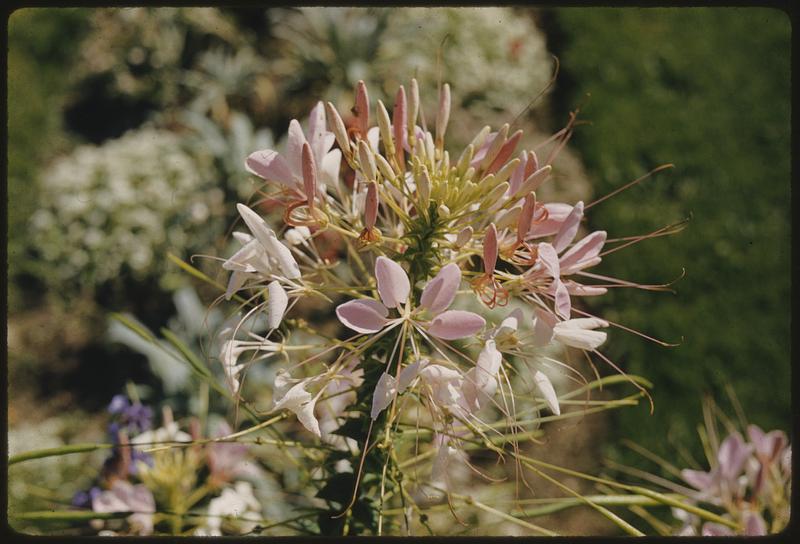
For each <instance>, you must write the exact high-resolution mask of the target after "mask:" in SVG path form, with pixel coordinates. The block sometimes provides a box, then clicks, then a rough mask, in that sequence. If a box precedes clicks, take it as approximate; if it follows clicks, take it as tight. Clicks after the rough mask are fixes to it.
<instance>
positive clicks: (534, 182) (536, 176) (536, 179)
mask: <svg viewBox="0 0 800 544" xmlns="http://www.w3.org/2000/svg"><path fill="white" fill-rule="evenodd" d="M550 170H552V168H551V167H550V165H549V164H548V165H546V166H542V167H541V168H539V169H538V170H537V171H536V172H534V173H533V174H531V175H530V176H528V179H526V180H525V181H524V182H523V183H522V185H521V186H520V188H519V189H517V192H516V194H515V195H514V196H516V197H517V198H519V196H521V195H524V194H526V193H530V192H531V191H535V190H536V189H538V188H539V187H540V186H541V185H542V183H544V181H545V180H546V179H547V176H549V175H550ZM512 198H513V197H512Z"/></svg>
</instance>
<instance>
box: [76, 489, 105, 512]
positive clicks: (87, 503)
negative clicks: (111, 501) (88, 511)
mask: <svg viewBox="0 0 800 544" xmlns="http://www.w3.org/2000/svg"><path fill="white" fill-rule="evenodd" d="M99 493H100V488H99V487H97V486H92V487H91V488H90V489H88V490H86V491H84V490H81V491H78V492H77V493H75V494H74V495H73V496H72V506H75V507H77V508H91V507H92V500H94V498H95V497H96V496H97V495H98V494H99Z"/></svg>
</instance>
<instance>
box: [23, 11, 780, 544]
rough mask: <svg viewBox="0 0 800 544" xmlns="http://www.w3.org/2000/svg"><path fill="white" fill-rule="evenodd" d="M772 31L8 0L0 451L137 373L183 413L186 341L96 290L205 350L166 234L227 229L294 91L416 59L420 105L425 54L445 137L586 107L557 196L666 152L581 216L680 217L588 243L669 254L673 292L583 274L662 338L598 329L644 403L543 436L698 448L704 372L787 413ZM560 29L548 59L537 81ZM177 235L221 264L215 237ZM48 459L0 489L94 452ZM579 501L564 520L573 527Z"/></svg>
mask: <svg viewBox="0 0 800 544" xmlns="http://www.w3.org/2000/svg"><path fill="white" fill-rule="evenodd" d="M790 36H791V28H790V21H789V19H788V17H787V16H786V15H785V14H784V13H782V12H780V11H777V10H771V9H754V8H746V9H738V8H736V9H734V8H731V9H727V8H726V9H720V8H715V9H700V8H698V9H686V8H681V9H613V8H602V9H601V8H568V9H547V10H534V9H519V8H491V9H468V8H458V9H447V10H445V9H436V10H427V9H399V8H398V9H375V8H335V9H334V8H309V9H302V10H300V9H285V8H276V9H269V10H263V9H251V8H246V9H244V8H242V9H230V8H226V9H216V8H149V9H145V8H136V9H45V8H42V9H23V10H18V11H15V12H14V13H13V14H12V15H11V17H10V19H9V23H8V40H9V41H8V44H9V48H8V113H9V121H8V122H9V125H8V135H9V138H8V158H9V161H8V280H9V282H8V360H9V365H8V373H9V374H8V376H9V385H10V388H9V406H8V425H9V448H10V451H11V453H14V452H19V451H26V450H30V449H36V448H42V447H49V446H54V445H59V444H64V443H72V442H83V441H102V440H103V435H104V427H105V424H106V423H107V420H108V414H107V413H106V411H105V408H106V406H107V405H108V403H109V401H110V400H111V398H112V396H113V395H115V394H118V393H124V392H125V391H126V388H130V387H135V388H136V391H137V394H138V395H140V396H141V397H142V398H143V400H145V401H146V402H147V403H149V404H150V405H152V406H154V407H159V406H161V405H164V404H168V405H170V406H171V407H172V409H173V410H174V411H175V412H176V413H181V414H183V415H186V414H189V413H191V412H192V410H193V409H195V407H196V404H197V402H198V400H197V395H196V391H194V388H193V387H194V386H193V382H192V380H191V377H190V376H189V372H188V371H187V370H186V367H185V366H182V365H181V364H179V363H176V362H175V361H174V360H171V359H170V357H169V356H168V355H165V354H164V352H163V350H162V351H159V350H156V349H153V348H152V346H149V345H147V344H146V343H142V342H141V341H139V339H138V338H137V337H136V335H132V334H130V333H129V331H125V330H124V329H123V328H120V327H119V326H116V325H114V324H113V323H112V322H111V321H110V320H109V314H110V313H111V312H125V313H127V314H129V315H131V316H135V318H136V319H137V320H138V321H139V322H140V323H141V324H142V325H143V326H145V327H147V328H148V329H149V330H151V331H159V330H160V329H161V328H162V327H168V328H169V329H170V330H172V331H173V332H175V333H176V334H178V335H179V336H180V338H181V339H182V341H183V342H185V343H186V344H187V345H190V346H191V347H192V349H194V350H196V352H197V353H198V354H200V355H204V356H208V357H209V358H210V355H208V354H210V353H213V347H212V345H211V340H210V339H209V335H210V332H209V331H213V330H215V327H218V324H219V323H221V322H222V321H223V320H224V316H223V315H221V313H220V312H219V311H218V310H216V309H215V310H210V311H209V310H208V307H209V306H210V305H211V303H212V302H213V301H214V299H215V298H216V297H217V296H218V294H219V293H218V292H217V291H216V290H215V289H214V288H213V287H209V286H208V285H207V284H206V283H203V282H200V281H198V280H196V279H195V278H193V277H192V276H191V275H189V274H187V273H186V272H185V271H183V270H181V269H180V268H179V267H178V266H177V265H176V264H175V262H174V260H171V258H170V257H169V254H172V255H174V256H176V257H177V258H179V259H182V260H185V261H189V260H190V259H191V258H192V256H194V255H211V256H223V255H224V256H227V255H229V254H230V253H229V252H230V247H229V244H230V242H231V236H230V231H231V226H232V225H233V223H234V220H235V206H234V204H235V202H237V201H246V200H247V199H248V198H250V197H251V196H252V194H253V193H254V191H255V189H256V185H255V184H254V183H253V182H252V180H251V178H250V176H249V175H248V174H247V173H246V172H245V170H244V166H243V165H244V158H245V157H246V156H247V154H249V153H250V152H252V151H254V150H257V149H263V148H267V147H269V148H273V147H275V146H278V147H279V148H280V146H281V145H283V144H282V142H283V140H284V138H285V132H286V129H287V127H288V123H289V120H290V119H292V118H298V119H301V120H303V119H305V118H306V116H307V112H308V111H309V110H310V109H311V107H313V105H314V104H315V103H316V102H317V101H318V100H329V101H332V102H333V103H334V104H336V106H337V107H338V109H339V110H340V111H342V112H346V111H349V109H350V107H351V106H352V102H353V86H354V84H355V83H356V82H357V81H358V80H359V79H363V80H365V81H366V82H367V84H368V86H369V89H370V98H371V100H372V102H373V104H374V103H375V100H376V99H382V100H383V101H384V102H387V103H392V102H393V91H394V89H396V87H397V85H398V84H407V83H408V81H409V80H410V79H411V77H416V78H417V79H418V80H419V84H420V90H421V96H422V99H423V107H424V108H425V112H426V114H427V115H428V117H429V118H430V117H431V116H432V115H433V112H434V111H435V110H434V108H435V102H434V101H435V100H436V88H437V85H438V82H439V81H447V82H449V83H450V85H451V88H452V93H453V97H454V107H453V113H452V115H451V125H450V129H449V139H450V145H453V148H454V149H455V148H457V147H458V146H460V145H463V144H465V143H468V142H469V141H470V140H471V139H472V137H473V135H474V134H475V133H476V132H477V131H478V130H479V129H480V128H481V127H482V126H483V125H485V124H489V125H492V127H499V126H500V125H502V124H503V123H504V122H510V121H511V120H512V119H514V118H515V117H516V116H517V115H521V116H520V128H523V129H524V130H525V141H524V142H523V143H524V145H526V146H532V145H534V144H535V143H537V142H539V141H542V140H544V139H545V138H546V137H547V136H548V135H549V134H552V132H554V131H556V130H558V129H559V128H561V127H562V126H564V124H565V123H566V122H567V120H568V115H569V112H571V111H574V110H575V109H576V108H580V116H579V118H580V119H582V120H584V121H588V123H586V124H583V125H581V126H579V127H578V128H577V129H576V133H575V136H574V137H573V139H572V140H571V142H570V144H569V146H568V148H567V150H566V152H565V154H564V155H563V156H562V157H560V158H559V161H558V162H557V163H556V166H557V168H556V173H555V179H554V183H553V184H552V186H551V187H549V188H548V190H549V193H548V194H547V195H545V198H547V199H549V200H552V199H556V200H561V201H566V202H574V201H575V200H578V199H582V200H584V201H586V202H590V201H592V200H593V199H596V198H599V197H602V196H603V195H605V194H607V193H609V192H611V191H613V190H614V189H616V188H618V187H620V186H622V185H624V184H625V183H627V182H629V181H632V180H634V179H636V178H637V177H639V176H641V175H642V174H644V173H646V172H647V171H649V170H651V169H652V168H654V167H656V166H659V165H661V164H665V163H672V164H674V165H675V168H674V169H672V170H669V171H667V172H664V173H661V174H658V175H657V176H655V177H653V178H652V179H649V180H647V181H645V182H643V183H642V184H639V185H637V186H634V187H632V188H631V189H629V190H627V191H625V192H623V193H621V194H619V195H617V196H615V197H614V198H611V199H609V200H607V201H604V202H602V203H600V204H598V205H597V206H596V207H594V208H592V210H591V213H589V214H588V217H589V225H588V227H589V228H591V229H592V230H595V229H604V230H607V231H608V233H609V237H624V236H631V235H637V234H644V233H647V232H651V231H654V230H656V229H658V228H660V227H663V226H665V225H668V224H670V223H674V222H677V221H680V220H682V219H686V218H690V221H689V223H688V227H687V228H686V230H684V231H683V232H681V233H679V234H676V235H674V236H668V237H663V238H657V239H654V240H648V241H644V242H642V243H640V244H636V245H634V246H633V247H630V248H628V249H626V250H625V251H621V252H619V253H615V254H613V255H609V256H608V257H607V258H606V259H604V261H603V263H602V265H601V266H600V267H599V269H598V271H599V272H600V273H603V274H606V275H609V276H613V277H620V278H624V279H627V280H630V281H635V282H638V283H649V284H657V283H667V282H670V281H673V280H675V279H676V278H680V280H679V281H677V282H676V283H675V284H674V285H673V286H672V288H673V289H674V290H675V292H674V293H669V292H667V293H664V292H661V293H658V292H647V291H639V290H632V289H619V290H611V292H610V293H609V294H608V295H607V296H604V297H601V299H600V300H597V301H592V300H590V301H589V302H590V303H591V305H590V308H591V310H592V311H595V312H599V314H600V315H602V316H604V317H606V318H608V319H610V320H612V321H616V322H620V323H622V324H624V325H626V326H628V327H630V328H632V329H635V330H637V331H641V332H643V333H645V334H647V335H648V336H652V337H654V338H657V339H660V340H663V341H665V342H670V343H677V344H679V345H678V346H677V347H664V346H662V345H659V344H657V343H655V342H651V341H648V340H646V339H644V338H641V337H640V336H637V335H634V334H630V333H626V332H625V331H621V330H618V329H613V330H612V332H611V334H610V335H609V341H608V342H607V344H606V350H605V352H606V353H607V354H608V356H609V357H610V358H611V359H612V360H613V361H614V362H615V363H617V364H618V365H619V366H620V367H622V368H623V369H625V370H626V371H628V372H632V373H635V374H639V375H642V376H645V377H647V378H648V379H649V380H651V381H652V382H653V383H654V385H655V387H654V389H653V390H652V395H653V399H654V402H655V412H654V413H653V414H652V415H650V413H649V406H648V404H647V403H643V404H641V405H640V406H638V407H636V408H629V409H623V410H618V411H614V412H610V413H609V415H606V416H593V418H595V417H597V418H598V419H599V420H600V421H599V422H590V421H589V420H590V419H592V418H587V420H586V422H584V423H582V424H579V425H577V426H574V427H571V428H570V429H568V430H567V431H568V432H567V434H565V438H559V437H554V438H553V440H554V447H557V449H556V451H555V452H551V454H553V455H554V456H555V457H556V458H560V460H561V461H562V462H563V464H565V465H566V466H573V465H578V466H581V467H583V468H585V469H587V470H598V469H600V468H602V465H603V460H604V459H614V460H617V461H619V462H625V463H629V464H635V463H636V460H637V457H635V456H633V455H632V453H631V452H630V451H629V450H627V449H625V448H622V447H621V446H620V443H621V440H622V439H628V440H632V441H634V442H636V443H637V444H640V445H642V446H644V447H646V448H648V449H650V450H652V451H654V452H656V453H658V454H659V455H661V456H664V457H666V458H667V459H671V460H674V461H675V462H676V463H677V464H679V465H680V461H679V457H680V456H685V457H695V458H698V459H699V458H702V447H701V444H700V441H699V440H698V438H697V434H696V427H697V425H698V423H699V422H700V421H701V418H702V412H701V402H702V399H703V398H704V396H710V397H713V398H715V399H716V400H717V401H718V402H719V403H720V404H722V405H723V406H728V407H729V408H730V410H731V411H733V409H734V407H733V406H730V403H729V400H728V399H729V396H728V394H727V393H726V389H730V390H732V391H734V392H735V397H736V398H737V399H738V401H739V402H740V403H741V406H742V409H743V411H744V413H745V414H746V416H747V418H748V419H749V420H750V421H751V422H754V423H757V424H759V425H760V426H762V427H763V428H765V429H771V428H781V429H785V430H788V429H789V424H790V422H791V412H790V404H791V400H790V385H789V384H790V358H789V356H790V330H789V323H790V306H789V304H790V274H789V273H790V249H789V248H790V245H789V243H790V238H789V236H790V137H791V134H790V42H791V39H790ZM553 56H555V57H557V58H558V62H559V70H558V73H557V78H556V80H555V83H554V85H553V86H552V87H550V88H549V89H548V90H547V92H545V93H544V95H543V96H541V97H538V95H540V93H541V92H542V91H543V90H545V89H546V88H548V83H549V82H550V80H551V78H552V76H553V73H554V69H555V63H554V61H553ZM537 97H538V98H537ZM531 102H533V103H532V104H531ZM528 106H530V107H528ZM192 263H193V265H194V266H196V267H198V268H199V269H200V270H203V271H204V272H206V273H207V274H208V275H209V276H211V277H212V278H215V279H217V280H222V279H223V278H222V276H221V275H220V274H219V269H218V265H217V264H216V263H215V262H214V261H213V260H212V259H197V258H195V259H194V260H192ZM600 371H601V372H602V373H605V374H610V373H613V370H612V369H610V368H600ZM254 380H256V378H254ZM255 383H258V381H257V380H256V381H255ZM133 384H135V386H134V385H133ZM215 402H216V404H215ZM211 404H212V410H213V409H216V410H217V412H218V413H220V414H223V415H224V414H225V413H226V410H227V409H229V407H226V406H225V403H224V402H222V401H221V400H220V399H217V400H216V401H215V400H214V399H212V401H211ZM590 429H591V432H588V431H589V430H590ZM57 459H58V461H57V462H53V463H51V464H50V465H49V466H48V469H47V470H46V471H43V466H42V465H41V464H38V465H37V464H32V465H30V467H28V466H27V465H20V466H15V467H13V468H12V469H11V470H10V473H9V500H10V507H11V508H16V509H19V510H37V509H44V508H45V507H46V505H49V504H53V503H56V502H58V501H59V500H64V498H66V500H67V502H68V501H69V497H71V496H72V494H73V493H75V492H76V491H77V490H79V489H82V488H84V487H86V485H87V484H86V482H88V481H89V480H91V478H92V474H93V472H94V473H96V470H97V469H96V466H97V464H98V463H101V462H102V460H100V461H97V460H94V468H93V465H92V462H93V461H92V460H89V461H87V460H86V459H85V458H83V459H81V458H80V457H78V458H75V457H73V458H69V457H64V458H57ZM638 459H640V458H638ZM571 461H574V463H571ZM26 471H28V472H26ZM43 473H46V475H47V476H46V477H42V474H43ZM581 515H582V514H580V513H574V515H573V514H572V513H571V514H569V516H571V517H570V518H569V519H568V520H566V521H563V522H564V523H573V524H575V526H576V527H580V528H581V529H576V531H578V532H581V531H583V532H584V533H591V532H592V531H593V530H594V529H593V527H595V526H594V525H592V521H591V520H588V521H587V519H580V516H581ZM587 515H588V514H587ZM575 516H578V517H577V518H575ZM589 517H590V518H591V515H589ZM573 518H574V519H573ZM565 519H566V518H565ZM598 527H599V526H598ZM29 529H30V530H34V529H31V528H29ZM596 530H598V531H600V530H601V529H599V528H598V529H596Z"/></svg>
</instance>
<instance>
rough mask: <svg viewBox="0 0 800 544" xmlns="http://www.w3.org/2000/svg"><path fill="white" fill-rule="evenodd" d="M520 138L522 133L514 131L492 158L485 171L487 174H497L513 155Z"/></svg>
mask: <svg viewBox="0 0 800 544" xmlns="http://www.w3.org/2000/svg"><path fill="white" fill-rule="evenodd" d="M521 138H522V131H521V130H518V131H516V132H515V133H514V135H513V136H511V138H509V139H508V140H507V141H506V142H505V143H504V144H503V146H502V147H501V148H500V150H499V151H498V152H497V156H496V157H495V158H494V160H493V161H492V163H491V164H490V165H489V168H487V169H486V171H487V172H489V173H494V172H497V171H498V170H499V169H500V168H501V167H502V166H503V164H505V162H506V161H507V160H508V159H509V157H511V155H513V154H514V150H515V149H516V148H517V144H518V143H519V141H520V139H521Z"/></svg>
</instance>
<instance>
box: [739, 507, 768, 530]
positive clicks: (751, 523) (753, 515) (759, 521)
mask: <svg viewBox="0 0 800 544" xmlns="http://www.w3.org/2000/svg"><path fill="white" fill-rule="evenodd" d="M744 534H745V535H746V536H764V535H766V534H767V523H766V522H765V521H764V518H762V517H761V514H759V513H758V512H748V513H747V514H746V515H745V520H744Z"/></svg>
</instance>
